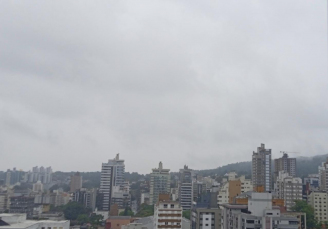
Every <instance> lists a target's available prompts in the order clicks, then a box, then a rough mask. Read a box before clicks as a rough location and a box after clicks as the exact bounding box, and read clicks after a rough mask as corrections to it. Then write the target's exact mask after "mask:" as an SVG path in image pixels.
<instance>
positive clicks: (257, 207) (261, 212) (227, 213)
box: [221, 192, 299, 229]
mask: <svg viewBox="0 0 328 229" xmlns="http://www.w3.org/2000/svg"><path fill="white" fill-rule="evenodd" d="M221 215H222V220H221V223H222V225H221V229H247V228H259V229H260V228H262V229H272V228H277V229H298V224H299V221H298V219H297V217H292V216H282V215H280V209H279V207H272V194H271V193H256V192H253V193H252V196H251V199H249V200H248V204H247V205H236V204H224V205H223V209H222V213H221Z"/></svg>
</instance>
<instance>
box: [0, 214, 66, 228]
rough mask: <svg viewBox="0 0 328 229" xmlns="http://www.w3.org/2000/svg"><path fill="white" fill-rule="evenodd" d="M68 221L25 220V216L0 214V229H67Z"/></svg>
mask: <svg viewBox="0 0 328 229" xmlns="http://www.w3.org/2000/svg"><path fill="white" fill-rule="evenodd" d="M69 226H70V221H69V220H63V221H52V220H40V221H36V220H26V214H0V229H16V228H19V229H69Z"/></svg>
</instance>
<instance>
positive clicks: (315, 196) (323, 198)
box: [308, 191, 328, 222]
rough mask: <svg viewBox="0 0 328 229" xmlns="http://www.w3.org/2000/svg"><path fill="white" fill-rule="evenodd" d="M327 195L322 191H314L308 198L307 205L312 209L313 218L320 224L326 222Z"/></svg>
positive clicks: (327, 209) (327, 215)
mask: <svg viewBox="0 0 328 229" xmlns="http://www.w3.org/2000/svg"><path fill="white" fill-rule="evenodd" d="M327 201H328V194H327V193H326V192H324V191H314V192H311V193H310V195H309V196H308V204H310V205H311V206H312V207H313V208H314V216H315V218H316V219H317V220H318V221H320V222H325V221H328V204H327Z"/></svg>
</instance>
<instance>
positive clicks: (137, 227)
mask: <svg viewBox="0 0 328 229" xmlns="http://www.w3.org/2000/svg"><path fill="white" fill-rule="evenodd" d="M121 228H122V229H147V227H145V226H144V225H143V224H142V223H130V224H127V225H123V226H122V227H121Z"/></svg>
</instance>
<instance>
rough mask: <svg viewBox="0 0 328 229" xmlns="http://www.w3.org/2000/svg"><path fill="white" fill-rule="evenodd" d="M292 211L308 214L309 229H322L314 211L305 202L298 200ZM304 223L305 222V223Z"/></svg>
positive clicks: (307, 223)
mask: <svg viewBox="0 0 328 229" xmlns="http://www.w3.org/2000/svg"><path fill="white" fill-rule="evenodd" d="M292 211H295V212H304V213H306V227H307V228H308V229H320V228H321V226H320V224H319V223H318V221H317V220H316V218H315V217H314V209H313V207H312V206H311V205H309V204H308V203H307V202H306V201H304V200H296V201H295V205H294V206H293V207H292ZM303 223H304V222H303Z"/></svg>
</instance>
